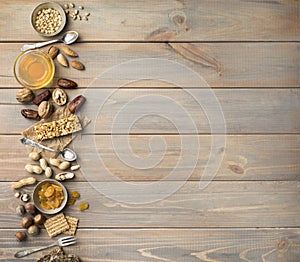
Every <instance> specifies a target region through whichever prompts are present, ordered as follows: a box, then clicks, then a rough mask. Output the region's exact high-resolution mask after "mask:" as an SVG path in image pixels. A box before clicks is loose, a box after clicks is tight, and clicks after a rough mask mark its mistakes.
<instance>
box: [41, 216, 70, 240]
mask: <svg viewBox="0 0 300 262" xmlns="http://www.w3.org/2000/svg"><path fill="white" fill-rule="evenodd" d="M44 226H45V228H46V230H47V232H48V235H49V236H50V237H54V236H57V235H59V234H60V233H63V232H65V231H66V230H68V229H69V228H70V226H69V224H68V221H67V219H66V218H65V215H64V214H63V213H60V214H58V215H56V216H54V217H51V218H49V219H47V220H46V222H45V223H44Z"/></svg>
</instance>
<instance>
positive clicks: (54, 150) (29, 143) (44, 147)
mask: <svg viewBox="0 0 300 262" xmlns="http://www.w3.org/2000/svg"><path fill="white" fill-rule="evenodd" d="M20 141H21V143H22V144H24V145H28V146H33V147H38V148H41V149H45V150H48V151H51V152H55V153H60V151H58V150H56V149H53V148H50V147H46V146H44V145H42V144H39V143H36V142H34V141H32V140H30V139H28V138H25V137H23V138H21V139H20Z"/></svg>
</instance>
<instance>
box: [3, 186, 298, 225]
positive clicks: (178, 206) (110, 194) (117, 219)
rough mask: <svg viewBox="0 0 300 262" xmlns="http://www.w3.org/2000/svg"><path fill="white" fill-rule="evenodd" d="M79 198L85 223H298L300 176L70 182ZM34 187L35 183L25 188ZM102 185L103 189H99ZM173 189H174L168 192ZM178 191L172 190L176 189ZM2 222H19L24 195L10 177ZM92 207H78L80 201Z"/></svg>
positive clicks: (73, 209)
mask: <svg viewBox="0 0 300 262" xmlns="http://www.w3.org/2000/svg"><path fill="white" fill-rule="evenodd" d="M65 185H66V187H67V188H68V190H70V191H72V190H78V191H79V192H80V194H81V197H80V200H79V201H78V203H76V204H75V205H74V206H70V207H68V208H67V209H66V210H65V213H66V214H70V215H72V216H75V217H78V218H80V224H79V226H80V228H84V227H92V228H98V227H101V228H103V227H109V228H110V227H118V228H119V227H121V228H124V227H133V228H136V227H138V228H141V227H146V228H149V227H159V228H163V227H176V228H180V227H205V228H206V227H218V228H222V227H234V228H239V227H297V226H298V225H299V223H300V216H299V213H300V206H299V201H300V191H299V188H300V182H299V181H289V182H277V181H276V182H274V181H273V182H266V181H265V182H261V181H260V182H257V181H255V182H235V181H232V182H230V183H229V182H219V181H218V182H217V181H216V182H211V183H209V184H208V186H207V187H206V188H205V189H203V190H201V189H200V188H199V182H186V183H185V182H184V181H183V182H182V181H181V182H178V181H177V182H176V181H172V182H171V181H166V182H162V181H161V182H160V183H159V184H148V185H149V186H145V183H144V182H143V183H139V182H135V183H134V184H132V183H130V184H128V183H124V182H107V183H105V182H93V183H91V184H90V183H88V182H74V181H72V182H68V183H65ZM24 190H28V192H32V191H31V190H32V187H31V188H26V189H24ZM98 190H99V191H98ZM167 191H169V192H167ZM172 192H173V193H172ZM0 200H1V201H0V208H1V214H0V228H15V227H19V224H20V217H18V216H17V215H16V214H15V207H16V205H18V203H19V200H17V199H16V198H15V197H14V194H13V191H12V189H11V188H10V183H8V182H1V183H0ZM83 201H88V202H89V204H90V208H89V209H88V210H86V211H85V212H82V211H79V210H78V206H79V203H82V202H83ZM153 201H154V202H153Z"/></svg>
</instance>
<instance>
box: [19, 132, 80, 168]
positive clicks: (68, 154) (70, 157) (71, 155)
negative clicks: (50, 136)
mask: <svg viewBox="0 0 300 262" xmlns="http://www.w3.org/2000/svg"><path fill="white" fill-rule="evenodd" d="M20 141H21V143H22V144H24V145H28V146H33V147H37V148H41V149H45V150H48V151H51V152H55V153H59V154H60V155H61V157H62V158H63V159H64V160H66V161H69V162H72V161H74V160H76V158H77V155H76V153H75V152H74V151H73V150H71V149H70V148H65V149H64V150H62V151H60V150H57V149H53V148H50V147H46V146H44V145H42V144H39V143H37V142H34V141H32V140H30V139H28V138H25V137H23V138H21V139H20Z"/></svg>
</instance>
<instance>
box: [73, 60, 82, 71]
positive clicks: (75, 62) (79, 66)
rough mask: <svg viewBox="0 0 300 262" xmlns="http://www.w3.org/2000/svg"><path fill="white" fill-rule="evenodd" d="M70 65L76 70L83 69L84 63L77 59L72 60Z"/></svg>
mask: <svg viewBox="0 0 300 262" xmlns="http://www.w3.org/2000/svg"><path fill="white" fill-rule="evenodd" d="M71 66H72V67H73V68H75V69H77V70H84V64H83V63H81V62H80V61H78V60H73V61H72V62H71Z"/></svg>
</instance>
